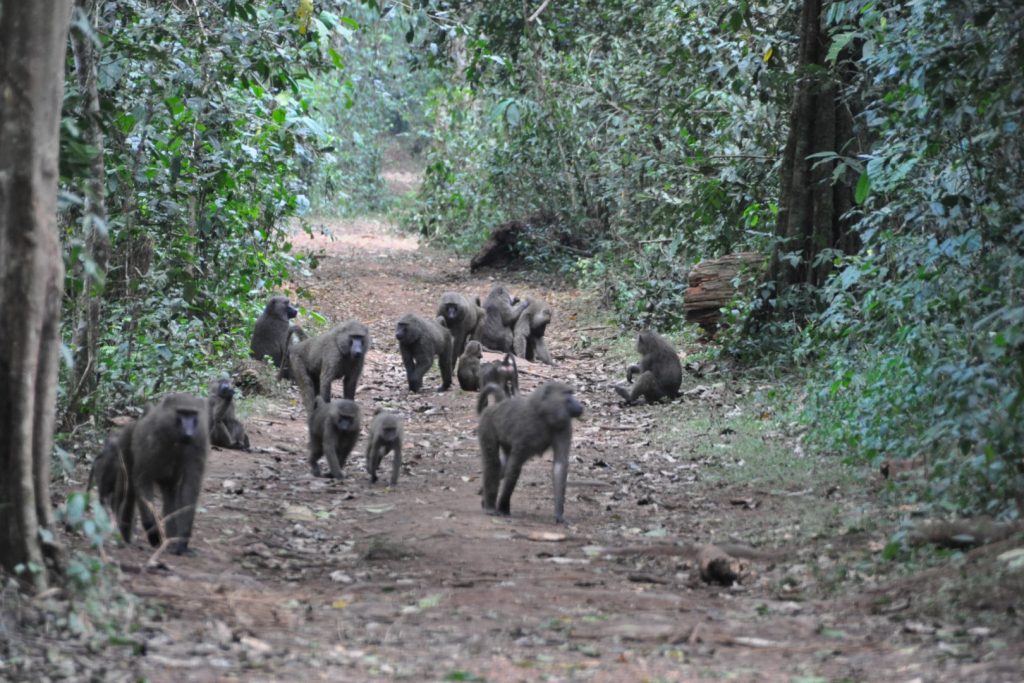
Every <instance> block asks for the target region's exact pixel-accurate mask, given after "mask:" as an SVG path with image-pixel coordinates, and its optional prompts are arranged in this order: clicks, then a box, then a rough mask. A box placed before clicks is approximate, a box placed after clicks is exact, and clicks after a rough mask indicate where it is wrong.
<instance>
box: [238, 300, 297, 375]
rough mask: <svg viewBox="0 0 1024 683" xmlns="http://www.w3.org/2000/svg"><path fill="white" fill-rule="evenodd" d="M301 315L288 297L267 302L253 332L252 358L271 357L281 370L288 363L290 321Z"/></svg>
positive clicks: (251, 343) (250, 344)
mask: <svg viewBox="0 0 1024 683" xmlns="http://www.w3.org/2000/svg"><path fill="white" fill-rule="evenodd" d="M298 314H299V309H297V308H295V307H294V306H292V305H291V303H290V302H289V301H288V297H286V296H273V297H270V301H268V302H267V306H266V308H264V309H263V313H262V314H261V315H260V317H259V318H258V319H257V320H256V327H254V328H253V330H252V341H251V342H250V343H249V347H250V348H251V349H252V357H253V358H255V359H256V360H262V359H263V358H264V357H265V356H270V358H271V360H273V361H274V365H275V366H277V367H278V368H280V367H281V366H282V365H283V364H285V363H286V362H287V356H286V354H287V350H288V336H289V329H290V326H291V323H289V322H288V321H289V320H290V319H292V318H294V317H295V316H296V315H298Z"/></svg>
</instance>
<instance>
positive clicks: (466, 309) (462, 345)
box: [437, 292, 484, 358]
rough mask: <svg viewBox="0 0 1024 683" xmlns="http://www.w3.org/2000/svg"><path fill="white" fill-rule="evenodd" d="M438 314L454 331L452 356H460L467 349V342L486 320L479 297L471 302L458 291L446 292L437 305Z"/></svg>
mask: <svg viewBox="0 0 1024 683" xmlns="http://www.w3.org/2000/svg"><path fill="white" fill-rule="evenodd" d="M437 316H438V318H442V319H443V320H444V322H443V324H444V326H445V327H447V328H448V331H449V332H451V333H452V358H458V357H459V356H461V355H462V353H463V351H465V350H466V342H467V341H469V340H470V339H473V338H474V337H475V336H476V333H477V328H479V327H480V326H481V325H482V324H483V321H484V318H483V309H482V308H481V307H480V299H479V297H478V298H477V299H476V301H475V302H471V301H470V300H469V299H467V298H466V297H464V296H463V295H461V294H458V293H457V292H445V293H444V294H442V295H441V303H440V304H439V305H438V307H437Z"/></svg>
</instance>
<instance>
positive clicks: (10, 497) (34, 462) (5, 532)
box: [0, 0, 71, 591]
mask: <svg viewBox="0 0 1024 683" xmlns="http://www.w3.org/2000/svg"><path fill="white" fill-rule="evenodd" d="M70 19H71V0H47V2H4V3H3V4H2V5H0V307H2V308H3V310H4V311H8V312H15V311H16V312H17V313H16V315H14V314H12V315H13V317H11V316H9V319H8V322H7V324H5V325H2V326H0V472H2V473H3V474H2V476H0V565H2V566H3V568H4V569H6V570H7V571H9V572H16V573H17V572H19V570H20V576H21V577H22V578H23V579H24V580H26V581H27V583H28V584H29V585H30V587H31V588H33V589H34V590H36V591H41V590H45V588H46V587H47V585H48V581H49V578H50V577H49V576H48V573H49V572H48V570H47V568H48V567H49V569H51V570H52V569H59V568H60V564H59V562H60V560H61V553H60V549H59V548H58V546H57V545H56V544H55V543H53V542H52V527H53V515H52V511H51V506H50V457H51V451H52V449H53V426H54V417H55V410H56V397H57V362H58V357H59V356H58V352H59V349H60V335H59V323H60V304H61V290H62V287H63V278H64V262H63V260H62V256H61V246H60V240H59V237H58V232H57V175H58V167H57V153H58V146H59V145H58V143H59V123H60V113H61V101H62V98H63V94H64V92H63V91H64V57H65V51H66V45H67V32H68V24H69V22H70ZM44 557H45V558H46V559H49V560H50V561H51V562H50V563H49V565H47V564H46V563H44ZM54 561H56V562H57V564H54Z"/></svg>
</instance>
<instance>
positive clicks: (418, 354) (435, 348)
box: [395, 313, 452, 391]
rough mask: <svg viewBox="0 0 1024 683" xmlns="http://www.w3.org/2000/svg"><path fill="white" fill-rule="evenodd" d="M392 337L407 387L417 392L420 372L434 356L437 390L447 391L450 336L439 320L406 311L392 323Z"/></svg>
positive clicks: (421, 385) (431, 363)
mask: <svg viewBox="0 0 1024 683" xmlns="http://www.w3.org/2000/svg"><path fill="white" fill-rule="evenodd" d="M395 339H397V340H398V350H399V351H401V353H402V363H403V364H404V365H405V374H406V377H407V378H408V380H409V389H410V390H412V391H419V390H420V389H421V388H422V387H423V375H425V374H427V370H429V369H430V366H431V365H433V364H434V356H437V364H438V367H440V369H441V388H440V389H438V391H446V390H447V389H448V387H450V386H451V385H452V335H451V333H450V332H449V331H448V330H447V329H445V328H444V327H443V326H442V325H441V324H440V323H438V322H437V321H436V320H428V319H427V318H421V317H420V316H418V315H415V314H414V313H407V314H405V315H403V316H402V317H401V318H400V319H399V320H398V324H397V325H396V326H395Z"/></svg>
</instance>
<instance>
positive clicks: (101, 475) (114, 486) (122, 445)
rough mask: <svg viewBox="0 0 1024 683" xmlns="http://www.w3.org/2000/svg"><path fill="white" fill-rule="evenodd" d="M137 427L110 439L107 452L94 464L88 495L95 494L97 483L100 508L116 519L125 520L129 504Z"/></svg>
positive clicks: (102, 452) (97, 458)
mask: <svg viewBox="0 0 1024 683" xmlns="http://www.w3.org/2000/svg"><path fill="white" fill-rule="evenodd" d="M134 430H135V423H134V422H131V423H129V424H127V425H125V426H124V427H123V428H122V429H121V430H120V431H119V432H117V433H116V434H111V435H110V436H109V437H107V442H106V443H105V444H104V445H103V450H102V451H100V454H99V455H98V456H96V459H95V460H93V461H92V468H91V469H90V470H89V481H88V483H87V484H86V486H85V490H86V492H87V493H88V492H91V491H92V485H93V482H96V489H97V491H98V493H99V496H100V504H101V505H103V506H105V507H107V508H108V509H109V510H110V511H111V512H112V513H113V518H114V519H120V518H121V512H122V510H123V508H124V504H125V500H126V499H127V497H128V462H127V455H126V454H129V453H131V444H132V432H133V431H134Z"/></svg>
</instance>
